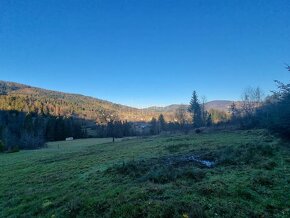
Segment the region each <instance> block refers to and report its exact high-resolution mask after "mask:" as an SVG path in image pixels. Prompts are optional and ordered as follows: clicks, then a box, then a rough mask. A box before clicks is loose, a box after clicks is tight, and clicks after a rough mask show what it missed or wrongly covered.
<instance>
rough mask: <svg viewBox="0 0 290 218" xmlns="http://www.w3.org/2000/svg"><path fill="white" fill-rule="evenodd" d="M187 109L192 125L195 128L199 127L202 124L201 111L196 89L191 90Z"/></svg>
mask: <svg viewBox="0 0 290 218" xmlns="http://www.w3.org/2000/svg"><path fill="white" fill-rule="evenodd" d="M188 111H189V112H190V113H191V116H192V122H193V126H194V127H195V128H198V127H201V126H202V113H201V107H200V104H199V101H198V96H197V93H196V91H193V93H192V97H191V100H190V105H189V108H188Z"/></svg>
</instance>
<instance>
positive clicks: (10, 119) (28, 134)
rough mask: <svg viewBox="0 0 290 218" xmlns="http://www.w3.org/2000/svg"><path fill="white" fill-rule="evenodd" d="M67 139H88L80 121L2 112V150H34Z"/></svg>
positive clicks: (0, 117)
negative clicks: (49, 142)
mask: <svg viewBox="0 0 290 218" xmlns="http://www.w3.org/2000/svg"><path fill="white" fill-rule="evenodd" d="M67 137H74V138H84V137H86V131H85V130H83V128H82V123H81V121H80V120H76V119H73V118H67V117H62V116H57V117H54V116H46V115H38V114H36V113H25V112H19V111H16V110H11V111H0V141H1V143H0V150H4V149H5V150H8V151H16V150H19V149H34V148H39V147H42V146H43V145H44V143H45V142H46V141H58V140H64V139H65V138H67Z"/></svg>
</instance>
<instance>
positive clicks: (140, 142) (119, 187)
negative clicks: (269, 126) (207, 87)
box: [0, 130, 290, 218]
mask: <svg viewBox="0 0 290 218" xmlns="http://www.w3.org/2000/svg"><path fill="white" fill-rule="evenodd" d="M289 148H290V147H289V144H286V143H284V142H282V141H280V140H279V139H278V138H276V137H274V136H272V135H270V134H269V133H268V132H266V131H264V130H253V131H224V132H212V133H201V134H188V135H160V136H156V137H142V138H125V139H123V140H120V139H118V140H116V142H115V143H112V139H83V140H75V141H68V142H52V143H48V145H47V147H46V148H43V149H39V150H23V151H20V152H17V153H4V154H0V175H1V177H0V217H51V218H52V217H185V218H186V217H290V168H289V167H290V155H289V154H290V150H289ZM193 157H194V158H193ZM203 160H207V161H210V162H211V163H212V164H213V165H212V166H209V167H208V166H206V165H205V164H203V162H202V161H203Z"/></svg>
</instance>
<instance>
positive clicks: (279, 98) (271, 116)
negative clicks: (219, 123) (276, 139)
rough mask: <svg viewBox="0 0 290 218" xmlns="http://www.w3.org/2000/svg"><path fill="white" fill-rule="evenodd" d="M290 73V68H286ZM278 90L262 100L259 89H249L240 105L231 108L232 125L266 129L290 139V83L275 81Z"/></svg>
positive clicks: (233, 105)
mask: <svg viewBox="0 0 290 218" xmlns="http://www.w3.org/2000/svg"><path fill="white" fill-rule="evenodd" d="M286 68H287V70H288V71H290V67H289V66H287V67H286ZM275 83H276V84H277V90H275V91H272V95H270V96H267V97H266V98H265V99H263V98H262V92H261V90H260V89H259V88H255V89H253V88H251V89H247V90H246V91H245V93H244V94H243V99H242V101H241V104H240V105H236V104H234V103H233V104H232V106H231V108H230V112H231V123H232V124H235V125H239V126H240V128H244V129H249V128H266V129H268V130H270V131H271V132H273V133H275V134H278V135H280V136H281V137H283V138H285V139H290V83H288V84H284V83H282V82H280V81H277V80H275Z"/></svg>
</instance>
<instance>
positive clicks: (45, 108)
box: [0, 81, 231, 123]
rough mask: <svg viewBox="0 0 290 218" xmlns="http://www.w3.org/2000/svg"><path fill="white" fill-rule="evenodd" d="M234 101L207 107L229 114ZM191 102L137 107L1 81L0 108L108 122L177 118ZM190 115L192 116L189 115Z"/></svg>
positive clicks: (219, 102)
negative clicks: (166, 105) (161, 115)
mask: <svg viewBox="0 0 290 218" xmlns="http://www.w3.org/2000/svg"><path fill="white" fill-rule="evenodd" d="M230 103H231V102H230V101H213V102H209V103H207V104H206V105H205V107H206V109H207V110H213V109H214V110H216V109H218V110H220V111H223V113H225V111H226V110H227V107H228V106H229V105H230ZM187 107H188V106H187V105H170V106H168V107H150V108H145V109H137V108H133V107H128V106H124V105H120V104H115V103H112V102H109V101H104V100H100V99H97V98H92V97H87V96H83V95H78V94H68V93H63V92H56V91H50V90H45V89H40V88H35V87H31V86H27V85H22V84H18V83H13V82H5V81H0V110H17V111H20V112H34V113H37V114H45V115H52V116H66V117H77V118H81V119H86V120H93V121H96V122H98V123H107V122H108V121H110V120H127V121H133V122H134V121H146V122H148V121H150V120H151V119H152V117H155V118H157V117H158V116H159V115H160V114H161V113H162V114H163V115H164V117H165V120H166V121H168V122H170V121H176V120H177V119H178V117H177V114H178V110H179V109H182V110H183V112H184V113H187ZM187 116H189V115H188V114H187Z"/></svg>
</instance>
